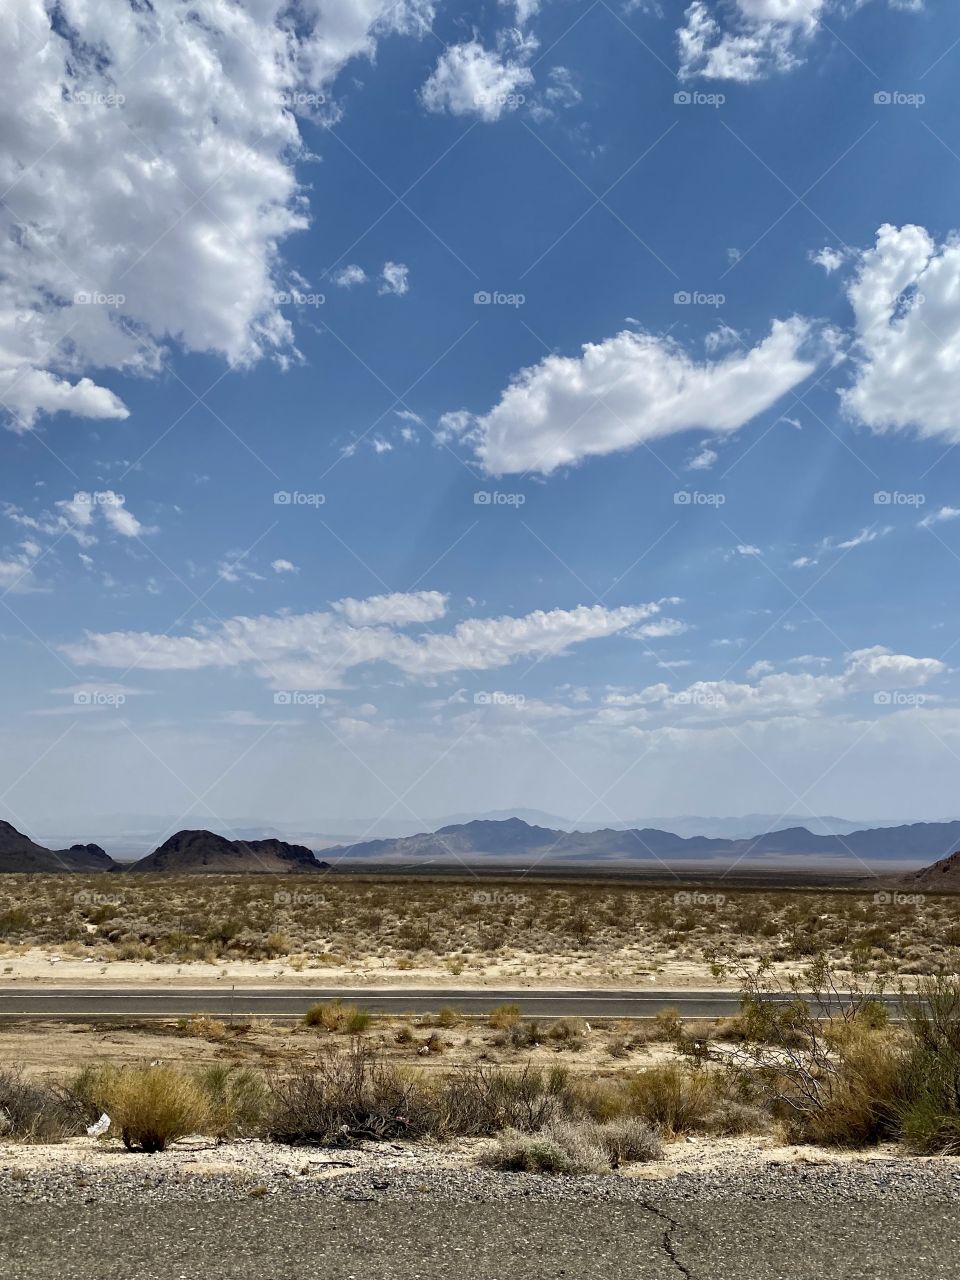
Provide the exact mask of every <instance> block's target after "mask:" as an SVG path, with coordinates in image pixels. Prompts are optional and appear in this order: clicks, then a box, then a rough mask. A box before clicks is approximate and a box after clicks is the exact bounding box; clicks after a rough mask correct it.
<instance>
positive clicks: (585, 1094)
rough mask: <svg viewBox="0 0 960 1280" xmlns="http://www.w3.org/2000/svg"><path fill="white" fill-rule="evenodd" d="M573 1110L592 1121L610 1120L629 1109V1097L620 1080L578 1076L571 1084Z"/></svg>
mask: <svg viewBox="0 0 960 1280" xmlns="http://www.w3.org/2000/svg"><path fill="white" fill-rule="evenodd" d="M571 1093H572V1097H573V1103H572V1106H573V1108H574V1109H575V1110H576V1111H578V1112H579V1113H580V1114H582V1115H585V1116H589V1117H590V1118H591V1119H592V1120H601V1121H605V1120H612V1119H614V1118H615V1117H617V1116H622V1115H624V1114H625V1113H626V1112H627V1110H628V1108H629V1096H628V1093H627V1089H626V1086H625V1083H624V1081H623V1079H622V1078H615V1079H609V1078H605V1077H603V1076H593V1077H590V1076H578V1077H577V1078H576V1079H575V1080H574V1081H573V1083H572V1084H571Z"/></svg>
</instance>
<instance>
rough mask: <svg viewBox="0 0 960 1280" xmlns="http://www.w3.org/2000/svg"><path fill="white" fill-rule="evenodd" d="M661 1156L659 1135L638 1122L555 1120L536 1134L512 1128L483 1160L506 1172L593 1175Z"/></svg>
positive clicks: (503, 1134)
mask: <svg viewBox="0 0 960 1280" xmlns="http://www.w3.org/2000/svg"><path fill="white" fill-rule="evenodd" d="M662 1157H663V1146H662V1144H661V1142H660V1139H659V1137H658V1136H657V1134H656V1133H655V1132H654V1131H653V1130H652V1129H650V1128H648V1127H647V1126H646V1125H645V1124H643V1123H642V1122H641V1121H639V1120H620V1121H611V1122H610V1123H609V1124H604V1125H601V1124H597V1123H596V1121H593V1120H579V1121H571V1120H553V1121H551V1122H550V1123H549V1124H547V1125H545V1126H544V1127H543V1128H542V1129H541V1130H539V1132H537V1133H523V1132H521V1131H520V1130H517V1129H507V1130H506V1131H505V1132H504V1133H502V1134H501V1135H500V1137H499V1139H498V1142H497V1146H496V1148H495V1149H494V1150H493V1151H490V1152H488V1153H486V1154H485V1155H484V1156H483V1157H482V1160H481V1162H482V1163H483V1164H486V1165H487V1166H489V1167H490V1168H493V1169H498V1170H501V1171H504V1172H518V1173H559V1174H588V1173H609V1172H610V1171H611V1169H616V1168H619V1167H620V1166H621V1165H622V1164H626V1163H630V1162H634V1161H640V1160H659V1159H662Z"/></svg>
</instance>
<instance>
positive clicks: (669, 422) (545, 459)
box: [440, 317, 815, 475]
mask: <svg viewBox="0 0 960 1280" xmlns="http://www.w3.org/2000/svg"><path fill="white" fill-rule="evenodd" d="M810 336H811V330H810V326H809V325H808V323H807V322H806V321H804V320H802V319H800V318H798V317H793V318H792V319H789V320H777V321H774V323H773V326H772V328H771V332H770V334H769V336H768V337H767V338H765V339H764V340H763V341H762V342H760V343H759V344H758V345H757V346H755V347H753V348H752V349H750V350H748V351H743V352H737V353H735V354H731V355H728V356H726V357H724V358H723V359H720V360H708V361H705V362H697V361H695V360H692V359H691V358H690V357H689V356H688V355H687V354H686V352H685V351H684V350H683V349H682V348H681V347H680V346H678V345H677V344H676V343H674V342H672V341H670V340H668V339H666V338H658V337H654V336H653V335H652V334H646V333H634V332H632V331H631V330H627V329H625V330H623V331H621V332H620V333H618V334H617V335H616V336H615V337H613V338H608V339H606V340H605V341H603V342H599V343H586V344H585V345H584V347H583V354H582V355H581V356H579V357H577V356H561V355H549V356H547V357H545V359H543V360H542V361H541V362H540V363H539V364H537V365H533V366H532V367H530V368H527V369H523V370H521V372H520V373H519V374H518V375H517V376H516V378H514V380H513V381H512V382H511V384H510V385H509V386H508V387H507V389H506V390H505V391H504V392H503V394H502V395H501V397H500V400H499V402H498V403H497V404H496V405H495V406H494V407H493V409H491V410H490V412H489V413H487V414H484V415H480V416H475V415H473V414H470V413H468V412H467V411H466V410H457V411H454V412H451V413H447V414H444V415H443V417H442V418H441V420H440V437H441V439H442V438H449V437H451V436H454V435H464V436H466V438H467V439H468V440H469V442H470V443H472V444H473V446H474V448H475V450H476V453H477V456H478V458H479V459H480V460H481V462H482V463H483V466H484V468H485V469H486V470H487V471H488V472H489V473H491V474H495V475H496V474H503V473H505V472H514V471H539V472H542V473H544V474H549V473H550V472H552V471H555V470H556V469H557V468H558V467H562V466H564V465H568V464H571V463H576V462H579V461H580V460H582V459H583V458H587V457H591V456H599V455H603V454H608V453H615V452H618V451H621V450H624V449H631V448H634V447H636V446H637V445H639V444H642V443H644V442H645V441H648V440H655V439H657V438H659V437H661V436H666V435H672V434H675V433H676V432H679V431H687V430H690V429H691V428H700V429H704V430H712V431H718V432H719V431H733V430H736V429H737V428H738V427H742V426H743V425H744V423H746V422H749V421H750V419H751V418H754V417H756V415H757V414H758V413H762V412H763V411H764V410H766V409H769V408H770V407H771V406H772V405H774V404H775V403H776V402H777V400H778V399H779V398H780V397H781V396H782V395H784V394H785V393H786V392H787V391H789V390H790V389H791V388H792V387H795V386H796V385H797V384H798V383H799V382H801V381H802V380H803V379H804V378H805V377H807V376H808V375H809V374H810V373H811V372H812V371H813V369H814V368H815V360H814V359H813V358H809V357H807V356H805V355H803V354H801V352H802V350H803V348H804V346H805V344H806V342H807V339H808V338H809V337H810Z"/></svg>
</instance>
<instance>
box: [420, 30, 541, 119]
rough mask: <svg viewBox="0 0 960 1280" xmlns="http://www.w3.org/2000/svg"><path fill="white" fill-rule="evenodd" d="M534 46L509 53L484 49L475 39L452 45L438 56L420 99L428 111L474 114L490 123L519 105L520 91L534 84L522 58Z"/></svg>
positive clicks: (526, 45) (524, 44)
mask: <svg viewBox="0 0 960 1280" xmlns="http://www.w3.org/2000/svg"><path fill="white" fill-rule="evenodd" d="M534 47H535V42H532V41H526V42H522V43H520V44H519V45H516V47H515V49H514V50H512V51H511V50H510V49H509V48H508V47H506V45H504V47H502V48H498V49H497V50H492V49H484V47H483V45H482V44H480V42H479V41H477V40H469V41H467V42H466V43H465V44H456V45H451V46H450V47H449V48H448V49H447V50H446V51H445V52H444V53H443V54H441V56H440V59H439V61H438V62H437V65H436V67H434V69H433V72H432V73H431V75H430V78H429V79H428V80H427V82H426V84H424V86H423V88H422V89H421V91H420V99H421V101H422V102H423V105H424V106H425V107H426V109H427V110H428V111H436V112H443V111H449V112H450V114H451V115H455V116H467V115H476V116H479V118H480V119H481V120H483V121H485V122H486V123H488V124H492V123H493V122H494V121H496V120H499V119H500V117H501V116H502V115H503V114H504V113H505V112H508V111H515V110H516V108H517V107H518V106H521V105H522V103H523V101H524V94H523V90H524V89H527V88H529V86H530V85H532V84H533V73H532V72H531V71H530V69H529V68H528V67H526V66H524V64H523V59H524V58H525V57H527V56H528V55H529V53H530V52H531V51H532V49H533V48H534Z"/></svg>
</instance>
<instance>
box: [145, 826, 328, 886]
mask: <svg viewBox="0 0 960 1280" xmlns="http://www.w3.org/2000/svg"><path fill="white" fill-rule="evenodd" d="M327 865H328V864H327V863H325V862H318V861H317V860H316V858H315V857H314V856H313V850H312V849H308V848H307V847H306V845H302V844H287V842H286V841H285V840H275V839H269V840H230V839H229V838H228V837H227V836H221V835H218V834H217V832H216V831H207V830H204V829H200V830H196V831H193V830H185V831H175V832H174V833H173V835H172V836H169V837H168V838H167V839H166V840H164V842H163V844H161V845H160V846H159V847H158V848H157V849H154V851H153V853H150V854H148V855H147V856H146V857H145V858H141V859H140V861H139V862H136V863H134V865H133V866H132V867H131V868H130V870H131V871H158V872H170V873H180V874H192V873H197V872H208V873H210V874H215V873H219V874H222V875H229V874H252V875H257V874H261V875H263V874H274V873H277V872H289V871H295V872H301V871H302V872H311V871H322V870H323V869H324V868H325V867H327Z"/></svg>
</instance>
